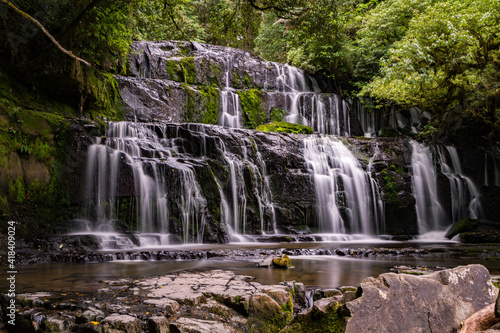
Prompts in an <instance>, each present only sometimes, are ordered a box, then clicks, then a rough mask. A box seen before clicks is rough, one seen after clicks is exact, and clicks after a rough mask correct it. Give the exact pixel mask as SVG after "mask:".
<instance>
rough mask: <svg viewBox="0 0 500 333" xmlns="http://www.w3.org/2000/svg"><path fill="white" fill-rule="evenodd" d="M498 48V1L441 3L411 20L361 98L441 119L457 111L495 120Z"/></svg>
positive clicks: (499, 21) (499, 26)
mask: <svg viewBox="0 0 500 333" xmlns="http://www.w3.org/2000/svg"><path fill="white" fill-rule="evenodd" d="M499 46H500V3H499V2H498V1H494V0H479V1H470V0H469V1H446V2H437V3H435V4H433V5H431V6H429V7H427V8H425V10H424V11H423V12H422V13H420V14H419V15H416V16H415V17H413V19H411V21H410V22H409V26H408V30H407V31H406V33H405V34H404V37H403V38H402V39H401V40H399V41H397V42H395V43H394V44H393V46H392V47H391V48H390V50H389V51H388V58H387V59H386V60H382V63H381V73H380V75H379V76H377V77H376V78H375V79H374V80H373V81H372V82H371V83H370V84H368V85H367V86H366V87H364V89H363V91H362V94H364V95H370V96H374V97H376V98H380V99H388V100H393V101H396V102H398V103H399V104H401V105H407V106H419V107H421V108H424V109H427V110H430V111H433V112H434V113H435V114H437V115H442V114H443V113H444V112H445V111H448V110H451V109H454V108H457V107H458V108H459V109H460V110H465V109H470V108H473V109H476V110H483V111H485V110H487V109H488V108H489V110H490V116H493V117H494V115H492V114H491V113H492V111H491V109H492V108H493V109H494V107H495V99H498V94H499V91H498V84H499V80H498V69H499V68H500V66H499V65H500V63H499ZM488 105H489V106H488ZM493 114H494V112H493ZM492 120H493V119H492Z"/></svg>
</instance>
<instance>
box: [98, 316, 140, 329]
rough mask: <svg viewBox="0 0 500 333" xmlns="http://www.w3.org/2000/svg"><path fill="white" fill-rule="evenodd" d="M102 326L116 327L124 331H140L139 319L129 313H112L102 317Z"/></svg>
mask: <svg viewBox="0 0 500 333" xmlns="http://www.w3.org/2000/svg"><path fill="white" fill-rule="evenodd" d="M101 324H102V325H103V326H104V327H109V328H111V329H116V330H119V331H121V332H126V333H141V331H142V330H141V326H142V325H141V321H140V320H139V319H137V318H135V317H132V316H129V315H123V314H122V315H120V314H112V315H111V316H108V317H106V318H104V319H103V321H102V322H101Z"/></svg>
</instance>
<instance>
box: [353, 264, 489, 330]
mask: <svg viewBox="0 0 500 333" xmlns="http://www.w3.org/2000/svg"><path fill="white" fill-rule="evenodd" d="M489 278H490V274H489V272H488V270H487V269H486V268H485V267H484V266H482V265H468V266H459V267H457V268H454V269H449V270H444V271H439V272H435V273H433V274H430V275H427V276H414V275H407V274H395V273H387V274H382V275H380V276H379V277H378V278H377V279H375V278H369V279H367V280H365V281H364V282H362V283H361V285H360V288H361V290H362V296H361V297H359V298H357V299H356V300H353V301H351V302H348V303H346V306H347V308H348V309H349V311H350V313H351V317H350V318H349V319H348V320H347V326H346V332H347V333H360V332H394V333H398V332H415V333H416V332H419V333H420V332H422V333H423V332H440V333H446V332H450V333H451V332H457V331H458V330H459V329H460V323H461V322H462V321H464V320H465V319H467V318H468V317H469V316H471V315H472V314H474V313H475V312H476V311H478V310H480V309H482V308H484V307H485V306H486V305H488V304H491V303H494V302H495V300H496V298H497V295H498V289H496V288H495V287H493V285H492V284H491V282H490V280H489Z"/></svg>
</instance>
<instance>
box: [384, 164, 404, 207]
mask: <svg viewBox="0 0 500 333" xmlns="http://www.w3.org/2000/svg"><path fill="white" fill-rule="evenodd" d="M394 172H395V171H387V170H383V171H382V172H381V175H382V180H383V184H382V185H383V187H384V193H385V201H386V203H387V204H390V205H399V203H400V200H399V197H398V184H397V182H396V177H395V176H394Z"/></svg>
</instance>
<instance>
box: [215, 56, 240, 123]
mask: <svg viewBox="0 0 500 333" xmlns="http://www.w3.org/2000/svg"><path fill="white" fill-rule="evenodd" d="M232 62H233V61H232V57H231V56H230V55H228V56H226V58H225V61H224V79H225V86H224V88H223V89H222V90H221V92H220V97H221V118H220V121H219V124H220V125H222V126H227V127H232V128H241V109H240V108H241V106H240V98H239V96H238V94H237V93H236V92H235V91H234V89H233V88H231V85H230V83H229V72H230V71H231V68H232V67H233V65H232Z"/></svg>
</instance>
